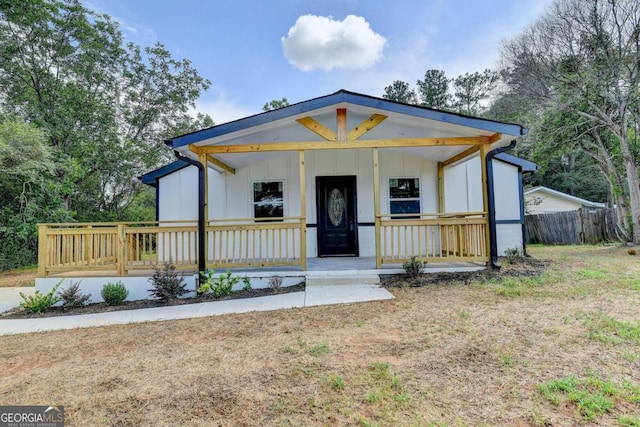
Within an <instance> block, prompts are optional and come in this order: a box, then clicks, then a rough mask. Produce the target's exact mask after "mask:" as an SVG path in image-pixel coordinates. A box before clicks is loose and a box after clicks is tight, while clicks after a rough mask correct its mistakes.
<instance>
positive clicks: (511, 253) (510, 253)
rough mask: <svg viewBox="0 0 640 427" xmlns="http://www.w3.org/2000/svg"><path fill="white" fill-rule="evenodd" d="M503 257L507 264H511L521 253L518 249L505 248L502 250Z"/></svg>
mask: <svg viewBox="0 0 640 427" xmlns="http://www.w3.org/2000/svg"><path fill="white" fill-rule="evenodd" d="M504 257H505V258H506V259H507V262H508V263H509V264H513V263H514V262H516V261H517V260H518V259H519V258H521V257H522V251H520V248H507V249H505V250H504Z"/></svg>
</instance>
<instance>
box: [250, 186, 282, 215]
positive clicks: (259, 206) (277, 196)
mask: <svg viewBox="0 0 640 427" xmlns="http://www.w3.org/2000/svg"><path fill="white" fill-rule="evenodd" d="M283 187H284V182H283V181H267V182H254V183H253V217H254V218H282V217H283V216H284V198H283V191H282V189H283Z"/></svg>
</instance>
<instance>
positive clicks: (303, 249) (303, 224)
mask: <svg viewBox="0 0 640 427" xmlns="http://www.w3.org/2000/svg"><path fill="white" fill-rule="evenodd" d="M298 158H299V162H300V268H301V269H302V271H305V270H306V269H307V201H306V193H307V184H306V176H307V175H306V172H305V167H304V166H305V165H304V150H300V151H299V152H298Z"/></svg>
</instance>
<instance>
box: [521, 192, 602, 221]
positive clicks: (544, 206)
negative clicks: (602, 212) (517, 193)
mask: <svg viewBox="0 0 640 427" xmlns="http://www.w3.org/2000/svg"><path fill="white" fill-rule="evenodd" d="M524 200H525V207H526V213H527V215H535V214H545V213H553V212H566V211H575V210H578V209H581V208H594V209H601V208H604V207H606V205H605V204H604V203H598V202H592V201H589V200H586V199H582V198H580V197H576V196H571V195H569V194H566V193H562V192H560V191H557V190H553V189H551V188H548V187H543V186H538V187H533V188H530V189H528V190H525V192H524Z"/></svg>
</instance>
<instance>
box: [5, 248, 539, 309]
mask: <svg viewBox="0 0 640 427" xmlns="http://www.w3.org/2000/svg"><path fill="white" fill-rule="evenodd" d="M549 264H550V261H547V260H540V259H536V258H528V257H524V258H519V259H517V260H516V261H515V262H513V263H507V262H506V261H504V260H503V261H502V262H501V265H502V268H501V269H500V270H494V269H490V268H486V269H483V270H478V271H463V272H456V273H430V274H422V275H420V276H418V277H415V278H411V277H409V276H407V275H406V274H391V275H381V276H380V283H381V284H382V286H384V287H387V288H398V287H421V286H428V285H445V284H450V283H461V282H462V283H464V284H469V283H473V282H484V281H487V280H489V279H491V278H497V277H531V276H537V275H539V274H541V273H542V272H543V271H544V270H545V269H546V268H547V267H548V266H549ZM301 291H304V283H300V284H298V285H295V286H286V287H282V288H279V289H276V290H274V289H269V288H267V289H252V290H250V291H244V290H241V291H236V292H232V293H231V294H230V295H227V296H224V297H220V298H214V296H213V295H212V294H207V295H202V296H198V297H195V298H179V299H175V300H171V301H167V302H161V301H158V300H146V299H145V300H135V301H125V302H124V303H122V304H120V305H116V306H110V305H107V304H105V303H93V304H88V305H85V306H83V307H75V308H67V307H52V308H50V309H48V310H46V311H45V312H43V313H27V312H26V311H25V310H24V309H23V308H22V307H17V308H14V309H12V310H9V311H5V312H4V313H0V319H29V318H45V317H54V316H71V315H76V314H92V313H105V312H110V311H122V310H136V309H143V308H154V307H166V306H169V305H182V304H196V303H201V302H211V301H224V300H231V299H241V298H255V297H262V296H268V295H277V294H286V293H289V292H301Z"/></svg>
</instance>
